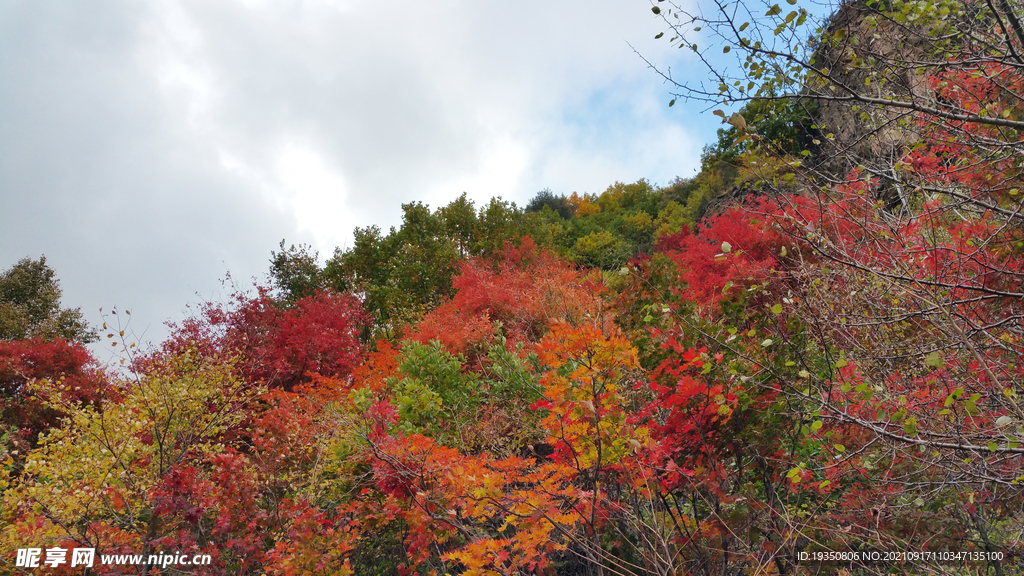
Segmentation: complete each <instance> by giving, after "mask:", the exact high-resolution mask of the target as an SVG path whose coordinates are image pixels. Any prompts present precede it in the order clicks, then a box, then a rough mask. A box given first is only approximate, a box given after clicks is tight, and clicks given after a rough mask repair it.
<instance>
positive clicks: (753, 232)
mask: <svg viewBox="0 0 1024 576" xmlns="http://www.w3.org/2000/svg"><path fill="white" fill-rule="evenodd" d="M753 211H759V210H758V208H757V207H754V208H753ZM724 243H728V246H727V247H726V246H724V245H723V244H724ZM782 243H783V236H782V235H781V234H780V233H779V232H778V231H777V230H775V229H774V228H773V227H771V220H767V221H766V220H761V221H759V220H757V219H756V216H755V215H754V214H753V213H752V210H751V209H749V208H747V209H745V208H732V209H730V210H728V211H726V212H724V213H722V214H720V215H718V216H717V217H715V218H713V219H712V220H711V221H710V222H709V223H708V224H706V225H705V226H704V227H703V228H702V229H701V231H700V234H699V235H690V234H688V233H685V232H684V233H681V234H675V235H673V236H672V237H671V238H670V240H666V241H665V244H664V246H665V247H666V248H670V250H671V251H670V256H671V257H672V259H673V260H674V261H675V262H676V263H677V264H678V265H679V266H680V269H681V271H680V272H681V279H682V280H683V281H684V282H686V285H687V294H688V295H687V298H688V299H689V300H691V301H693V302H697V303H701V304H711V305H713V304H715V303H717V302H718V301H719V300H720V299H721V298H722V296H723V294H726V293H728V289H727V285H728V286H733V285H735V286H737V287H738V286H740V285H741V283H742V284H746V283H747V282H748V280H747V279H748V278H763V277H764V276H765V274H766V273H767V271H769V270H771V269H772V268H774V267H775V265H776V259H775V254H777V253H778V250H779V247H780V246H781V245H782ZM726 248H727V249H728V252H726Z"/></svg>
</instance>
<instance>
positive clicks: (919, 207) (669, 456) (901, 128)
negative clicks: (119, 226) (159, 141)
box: [0, 0, 1024, 576]
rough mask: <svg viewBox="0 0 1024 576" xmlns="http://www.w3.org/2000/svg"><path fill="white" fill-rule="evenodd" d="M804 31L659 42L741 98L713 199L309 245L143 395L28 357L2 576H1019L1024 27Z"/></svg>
mask: <svg viewBox="0 0 1024 576" xmlns="http://www.w3.org/2000/svg"><path fill="white" fill-rule="evenodd" d="M795 2H796V0H794V2H792V3H790V4H794V6H793V7H792V8H791V9H788V10H784V9H783V8H782V7H781V6H780V5H770V6H765V7H764V8H766V10H767V12H766V13H765V14H764V15H761V13H760V12H758V13H756V14H754V13H753V12H754V9H753V8H751V7H750V6H749V5H747V4H736V5H732V6H730V7H729V8H730V9H728V10H722V11H720V12H717V13H715V14H712V15H707V16H701V17H700V18H696V17H693V16H692V15H688V14H685V12H683V10H682V9H681V8H680V7H678V6H675V5H673V4H672V3H671V2H664V3H661V2H659V3H657V4H656V5H655V8H656V10H654V12H655V14H658V15H659V16H663V17H664V18H665V22H667V23H668V24H667V25H668V26H669V30H671V31H672V32H673V34H674V35H675V38H672V39H671V40H670V41H672V42H677V43H679V44H680V45H682V46H684V47H687V46H688V44H687V40H686V33H688V31H690V30H691V29H692V28H693V27H695V26H708V27H709V28H710V29H714V30H717V31H718V32H719V34H720V36H719V37H720V38H724V39H725V40H724V41H725V42H726V46H727V47H728V48H729V49H728V50H724V51H723V53H725V54H728V53H730V52H738V53H740V55H741V57H740V62H741V63H743V62H745V63H746V65H745V66H741V67H740V71H739V72H736V71H733V72H727V71H724V70H718V69H714V68H713V70H715V71H717V72H718V73H719V74H718V78H720V79H721V82H720V87H719V88H718V90H717V91H716V90H714V89H712V90H711V91H710V92H708V93H707V94H704V95H703V96H706V97H707V98H708V99H710V100H712V101H714V102H721V101H724V103H722V104H721V105H722V106H723V107H724V108H723V110H714V113H716V114H719V115H720V116H721V117H722V119H723V121H724V122H723V130H721V131H720V133H719V140H718V142H716V143H713V144H710V145H709V146H708V147H706V148H705V151H704V156H703V158H702V170H701V172H700V173H699V174H698V175H697V176H695V177H694V178H692V179H676V180H675V181H672V182H669V183H667V184H666V185H664V186H655V185H653V184H651V183H649V182H647V181H646V180H640V181H638V182H635V183H631V184H624V183H618V182H617V183H613V184H611V185H610V186H609V187H608V189H607V190H605V191H604V192H603V193H601V194H579V193H572V194H569V195H562V194H556V193H554V192H551V191H550V190H544V191H541V192H539V193H538V194H537V195H536V196H535V197H534V198H533V199H532V200H531V201H530V202H529V203H528V204H527V205H526V206H524V207H519V206H516V205H515V204H513V203H510V202H507V201H504V200H502V199H500V198H495V199H493V200H491V201H490V202H489V203H488V204H487V205H485V206H476V205H474V204H473V203H472V202H471V201H469V200H468V199H467V198H466V196H465V195H463V196H462V197H460V198H459V199H457V200H455V201H453V202H451V203H450V204H448V205H446V206H442V207H438V208H435V209H431V208H430V207H428V206H426V205H423V204H421V203H411V204H407V205H404V206H403V207H402V208H403V210H404V217H403V222H402V225H401V226H399V227H396V228H393V229H391V230H389V231H387V232H384V231H382V230H380V229H378V228H377V227H366V228H358V229H357V230H356V232H355V242H354V244H353V246H352V248H350V249H348V250H336V251H335V253H334V254H333V255H331V256H330V257H329V258H328V259H326V261H323V262H321V260H320V258H319V255H318V254H316V253H315V252H313V251H311V249H310V248H308V247H304V246H297V247H296V246H287V245H286V244H285V242H282V243H281V248H280V251H279V252H275V253H273V254H272V257H271V262H270V269H269V276H268V282H267V284H266V285H262V286H257V287H255V288H254V289H253V290H251V291H244V290H242V291H239V292H237V293H235V294H234V295H233V296H232V297H231V298H230V299H229V300H228V301H226V302H209V303H206V304H205V305H204V306H203V307H202V309H201V310H200V312H199V313H198V314H197V315H196V316H195V317H193V318H190V319H187V320H185V321H183V322H180V323H178V324H177V325H175V326H174V329H173V331H172V332H173V333H172V336H171V338H169V339H168V340H167V341H166V342H164V343H162V344H161V345H160V346H158V347H156V348H155V349H153V350H146V351H138V348H137V347H136V346H135V345H134V343H133V342H131V340H130V334H129V335H127V336H126V335H125V332H124V330H123V329H122V325H121V321H120V320H119V318H118V317H117V316H116V314H114V315H111V316H110V317H109V318H108V322H107V324H109V326H108V325H107V324H105V325H104V326H103V331H102V334H104V335H106V337H107V339H108V341H110V342H111V343H112V348H117V349H119V350H121V351H122V353H123V355H124V359H125V366H127V367H128V371H127V372H126V373H121V372H116V371H113V370H108V371H101V370H99V369H98V368H97V367H95V365H94V364H92V363H90V361H89V359H88V358H87V357H86V356H85V355H83V352H84V349H82V348H81V346H80V345H78V344H76V343H75V342H74V341H73V339H71V340H72V341H65V340H63V339H61V338H58V337H54V336H53V335H48V334H44V333H41V332H40V333H39V334H35V333H32V334H31V337H29V336H30V335H29V332H28V331H26V332H25V336H19V337H18V338H8V339H5V340H3V341H0V359H2V362H3V363H0V367H6V368H5V370H6V371H4V372H0V377H2V378H3V379H2V380H0V384H2V386H0V390H2V392H3V399H4V404H3V405H2V406H3V409H4V412H3V415H4V429H5V430H6V431H5V432H4V433H3V435H2V436H0V456H2V461H3V467H2V468H0V489H2V490H3V506H2V512H0V551H2V555H0V558H2V560H0V562H3V563H2V564H0V566H2V567H3V569H4V570H7V571H10V572H11V573H31V571H30V570H29V567H28V565H27V564H18V565H15V563H14V562H13V559H15V558H16V556H15V554H16V552H15V550H17V549H19V548H25V545H26V543H30V544H32V545H38V546H40V547H43V548H49V547H60V548H62V549H73V548H76V547H83V548H84V547H89V548H96V549H97V550H99V551H100V552H99V553H102V554H143V555H149V554H162V553H163V552H165V551H175V552H174V554H177V555H179V556H180V557H182V558H186V557H187V558H192V559H195V558H200V559H201V558H202V557H203V555H209V557H208V560H209V562H208V563H199V562H198V561H196V562H197V563H199V565H193V564H189V563H187V562H186V563H182V562H177V561H173V563H174V564H175V565H174V566H173V568H174V569H180V570H182V571H187V572H193V573H201V574H229V573H230V574H264V573H267V574H283V575H291V574H296V575H298V574H321V573H322V574H356V575H391V574H421V575H424V576H426V575H431V574H433V575H441V574H463V575H467V576H469V575H513V574H516V575H518V574H523V575H525V574H557V575H582V574H588V575H591V574H594V575H605V574H608V575H611V574H616V575H619V574H630V575H650V574H658V575H664V576H668V575H708V576H710V575H712V574H714V575H723V574H724V575H737V576H738V575H741V574H743V575H746V574H751V575H753V574H757V575H767V574H801V575H802V574H839V575H845V576H852V575H875V574H889V573H901V574H922V575H924V574H949V575H953V574H956V575H967V574H997V575H1003V574H1015V573H1019V572H1020V570H1021V565H1022V563H1024V557H1022V546H1021V542H1020V534H1021V533H1022V531H1024V514H1022V510H1024V489H1022V487H1021V484H1020V480H1021V478H1024V461H1022V454H1024V447H1022V446H1021V437H1022V435H1024V411H1022V410H1021V407H1020V404H1019V402H1020V401H1019V396H1020V394H1022V393H1024V391H1022V390H1021V383H1022V381H1024V364H1022V363H1021V361H1020V359H1021V358H1022V357H1024V356H1022V355H1024V341H1022V339H1024V324H1022V319H1024V308H1022V307H1024V305H1022V302H1024V293H1022V292H1021V286H1022V285H1024V225H1022V224H1024V221H1022V218H1021V211H1022V209H1024V195H1022V194H1020V192H1019V191H1020V189H1021V188H1024V174H1022V173H1021V165H1022V162H1021V158H1020V152H1019V151H1020V146H1021V144H1022V141H1021V137H1020V134H1021V130H1022V129H1024V92H1022V89H1024V78H1022V76H1021V74H1020V70H1021V69H1024V60H1021V57H1020V56H1019V55H1020V54H1024V52H1022V50H1024V32H1021V33H1019V34H1018V32H1017V31H1019V30H1020V24H1019V13H1020V8H1019V6H1018V5H1017V4H1013V3H1009V4H1008V3H996V4H985V5H982V4H975V3H967V2H963V3H961V2H938V3H923V2H914V3H901V2H888V3H877V2H874V1H873V0H872V1H867V2H857V3H848V4H845V5H843V6H841V7H840V8H839V9H838V11H836V12H835V13H834V14H833V15H832V16H830V17H829V18H827V19H825V20H824V21H822V22H820V23H814V22H813V19H811V17H810V16H809V13H808V12H807V10H806V9H802V8H799V7H798V6H796V5H795ZM744 10H745V11H746V14H747V15H748V16H750V18H749V19H747V18H742V15H743V14H744V12H743V11H744ZM758 10H760V9H758ZM787 11H788V13H787ZM674 14H676V15H678V14H683V15H686V16H690V18H692V19H688V18H680V19H678V20H677V19H675V18H674V17H673V15H674ZM748 20H749V21H748ZM677 22H687V23H686V24H677ZM808 23H809V24H813V25H814V26H812V30H814V32H813V33H812V34H811V36H810V40H808V37H807V36H801V34H803V32H801V31H802V30H804V29H803V28H799V27H800V26H804V25H805V24H808ZM684 27H685V28H687V30H683V29H682V28H684ZM730 34H731V35H732V36H730ZM670 37H671V36H670ZM789 38H795V39H797V40H790V39H789ZM773 39H774V40H773ZM715 49H716V50H721V49H722V48H721V46H715ZM787 50H788V51H787ZM693 51H694V52H697V53H698V54H701V53H700V51H699V49H698V48H697V47H696V46H695V47H694V48H693ZM704 61H705V62H709V63H710V62H711V60H710V59H708V58H707V57H705V59H704ZM709 65H710V64H709ZM727 74H737V75H740V76H742V75H747V76H742V78H743V79H744V80H746V79H748V78H756V80H757V82H756V83H754V81H753V80H749V82H750V83H747V82H746V81H744V82H740V80H735V82H739V84H733V83H732V82H733V81H734V80H733V78H739V77H740V76H727ZM718 78H716V79H718ZM726 80H728V82H726ZM737 86H738V87H739V88H744V90H739V88H737ZM677 88H678V89H679V91H680V94H681V95H684V96H688V97H691V98H699V97H702V94H701V93H700V92H699V90H700V89H698V88H693V87H688V86H684V85H678V86H677ZM730 106H732V107H731V108H730ZM734 108H735V109H736V112H735V113H733V112H731V110H732V109H734ZM724 109H728V110H730V112H728V113H727V112H725V111H724ZM44 264H45V263H44ZM51 276H52V271H51ZM48 278H49V277H48ZM58 296H59V293H58ZM19 305H20V304H19ZM11 306H14V304H12V305H11ZM54 306H56V303H54ZM12 309H14V308H12ZM54 310H59V307H57V308H54ZM87 328H88V327H84V326H81V327H78V332H77V333H80V334H89V333H88V329H87ZM69 350H70V351H71V352H74V353H75V354H78V355H72V356H70V358H71V360H69V361H68V362H65V363H63V364H62V363H59V362H55V361H51V360H48V361H47V362H42V361H34V362H27V361H26V358H30V356H31V354H37V355H38V357H39V358H46V359H51V358H52V357H53V356H55V355H56V354H57V353H58V352H61V351H63V353H65V354H71V352H68V351H69ZM43 352H46V354H44V353H43ZM47 354H49V355H47ZM8 368H9V369H8ZM30 368H31V370H30ZM47 377H49V378H50V379H46V378H47ZM25 406H31V407H32V409H31V410H26V409H24V407H25ZM178 551H180V552H178ZM176 557H178V556H176ZM17 558H24V555H23V556H18V557H17ZM17 562H21V560H17ZM190 562H191V560H190ZM67 568H70V566H68V567H67ZM164 568H166V566H164ZM136 569H137V570H136ZM133 571H137V572H139V573H152V572H151V571H149V569H148V567H143V566H131V567H126V566H113V565H99V564H97V566H96V572H97V573H125V572H132V573H134V572H133Z"/></svg>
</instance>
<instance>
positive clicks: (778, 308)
mask: <svg viewBox="0 0 1024 576" xmlns="http://www.w3.org/2000/svg"><path fill="white" fill-rule="evenodd" d="M772 313H773V314H782V304H776V305H774V306H772Z"/></svg>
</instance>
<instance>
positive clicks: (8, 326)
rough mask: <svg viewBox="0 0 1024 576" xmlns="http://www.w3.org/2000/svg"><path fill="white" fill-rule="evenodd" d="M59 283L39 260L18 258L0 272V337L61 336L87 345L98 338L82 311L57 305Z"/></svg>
mask: <svg viewBox="0 0 1024 576" xmlns="http://www.w3.org/2000/svg"><path fill="white" fill-rule="evenodd" d="M60 296H61V290H60V282H59V281H58V280H57V277H56V275H55V274H54V272H53V270H52V269H51V268H50V267H49V266H47V265H46V256H40V257H39V260H32V259H29V258H22V259H21V260H19V261H18V263H17V264H15V265H14V266H12V267H10V268H8V269H7V270H5V271H4V272H3V274H0V339H4V340H25V339H28V338H44V339H47V340H49V339H52V338H62V339H64V340H69V341H73V342H81V343H84V344H87V343H89V342H95V341H96V340H97V339H98V336H97V334H96V330H95V329H93V328H90V327H89V325H88V324H87V323H86V322H85V320H83V319H82V311H81V310H80V309H78V308H74V309H69V308H61V306H60Z"/></svg>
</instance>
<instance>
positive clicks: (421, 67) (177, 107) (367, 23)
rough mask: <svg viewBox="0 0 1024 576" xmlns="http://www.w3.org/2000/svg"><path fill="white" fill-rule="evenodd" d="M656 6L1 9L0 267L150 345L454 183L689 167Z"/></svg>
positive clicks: (595, 179) (530, 2)
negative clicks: (28, 270)
mask: <svg viewBox="0 0 1024 576" xmlns="http://www.w3.org/2000/svg"><path fill="white" fill-rule="evenodd" d="M659 31H661V27H660V26H659V22H658V20H657V18H656V17H655V16H654V15H653V14H652V13H651V11H650V3H649V1H648V0H588V1H583V0H543V1H540V0H537V1H534V0H514V1H505V0H501V1H499V0H431V1H424V0H420V1H418V2H411V1H404V0H400V1H391V2H380V1H371V0H319V1H317V0H306V1H303V0H277V1H271V0H266V1H260V0H191V1H179V0H88V1H83V0H65V1H61V0H47V1H45V2H42V1H39V0H24V1H20V0H0V269H5V268H7V267H9V266H10V265H12V264H14V263H15V262H16V261H17V260H18V259H19V258H21V257H24V256H31V257H33V258H36V257H38V256H39V255H41V254H45V255H46V257H47V261H48V263H49V264H50V265H51V266H52V267H53V268H54V269H55V270H56V272H57V275H58V277H59V278H60V279H61V285H62V287H63V288H64V303H65V305H68V306H80V307H81V308H82V310H83V312H84V313H85V315H86V317H87V319H88V320H89V321H90V322H93V323H99V322H100V316H99V312H98V309H99V308H100V307H103V308H104V309H110V308H111V307H114V306H117V307H118V308H120V309H126V308H128V309H131V310H132V311H133V313H134V320H133V325H134V328H135V330H136V331H137V332H142V331H143V330H147V329H148V331H147V332H146V334H145V338H146V339H150V340H152V339H156V340H159V339H161V338H163V336H164V335H165V334H166V331H165V329H164V328H163V326H162V324H163V322H164V321H165V320H176V319H180V318H181V317H182V316H183V314H184V310H185V305H186V304H188V303H190V302H192V303H194V302H196V301H198V300H199V299H200V298H220V297H221V296H222V291H221V289H220V280H221V279H222V278H223V277H224V275H225V273H227V272H229V271H230V272H231V274H232V276H233V277H234V278H236V279H241V280H243V281H248V279H249V278H252V277H257V278H259V277H263V276H264V275H265V273H266V271H267V268H268V260H269V258H270V252H271V250H274V249H275V248H276V247H277V244H278V242H280V241H281V239H287V241H288V242H289V243H310V244H312V245H313V246H314V247H316V248H318V249H319V250H320V252H321V255H322V256H329V255H330V253H331V252H332V251H333V249H334V247H335V246H343V247H344V246H345V245H346V244H347V243H349V242H351V233H352V229H353V228H354V227H356V226H367V225H371V224H377V225H379V226H381V227H382V228H384V229H387V228H388V227H390V226H392V225H395V224H397V223H398V222H399V221H400V215H401V209H400V205H401V204H402V203H403V202H410V201H414V200H420V201H423V202H426V203H428V204H429V205H430V206H431V207H436V206H439V205H443V204H446V203H447V202H449V201H451V200H452V199H454V198H456V197H457V196H458V195H459V194H461V193H462V192H467V193H468V194H469V197H470V198H472V199H474V200H475V201H476V202H477V203H478V204H479V203H481V202H484V201H486V200H487V199H488V198H490V197H492V196H501V197H503V198H505V199H507V200H513V201H515V202H517V203H519V204H520V205H522V204H523V203H524V202H526V201H528V200H529V198H531V197H532V196H533V195H534V194H535V193H536V192H537V191H538V190H541V189H543V188H551V189H552V190H553V191H555V192H560V193H570V192H572V191H580V192H601V191H603V190H604V189H605V188H606V187H607V186H608V185H609V184H611V183H612V182H614V181H616V180H620V181H627V182H628V181H635V180H637V179H639V178H647V179H648V180H650V181H652V182H655V183H665V182H667V181H669V180H670V179H672V178H673V177H674V176H677V175H681V176H691V175H693V174H694V169H695V168H696V167H697V166H698V165H699V157H700V150H701V147H702V146H703V145H704V143H706V142H709V141H710V140H711V139H712V138H713V137H714V130H715V128H717V127H718V119H717V118H715V117H714V116H712V115H711V114H710V113H707V114H700V113H699V111H700V107H698V106H694V107H691V108H687V107H685V106H680V105H677V106H676V107H673V108H668V107H667V102H668V99H669V96H668V88H667V87H666V86H665V85H663V84H662V83H661V81H660V79H659V78H658V77H657V76H656V75H655V74H654V73H653V72H652V71H651V70H649V69H647V68H646V65H645V64H644V62H643V61H642V60H641V59H640V58H639V57H638V56H637V55H636V54H634V53H633V52H632V50H631V49H630V47H629V45H628V44H627V42H628V43H629V44H632V45H633V46H635V47H636V48H637V49H638V50H639V51H640V52H642V53H643V54H644V56H646V57H648V58H649V59H651V60H653V61H656V62H659V63H663V64H667V65H671V66H672V67H673V71H674V72H675V73H676V74H677V75H679V74H680V72H681V71H685V70H687V69H688V68H689V67H693V70H694V73H695V74H701V72H700V70H699V68H697V67H696V66H694V63H693V62H688V61H687V60H686V56H685V54H684V53H686V52H688V51H685V50H676V49H673V48H670V47H669V45H668V43H666V42H665V40H664V39H662V40H660V41H655V40H654V39H653V37H654V35H655V34H656V33H658V32H659Z"/></svg>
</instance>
